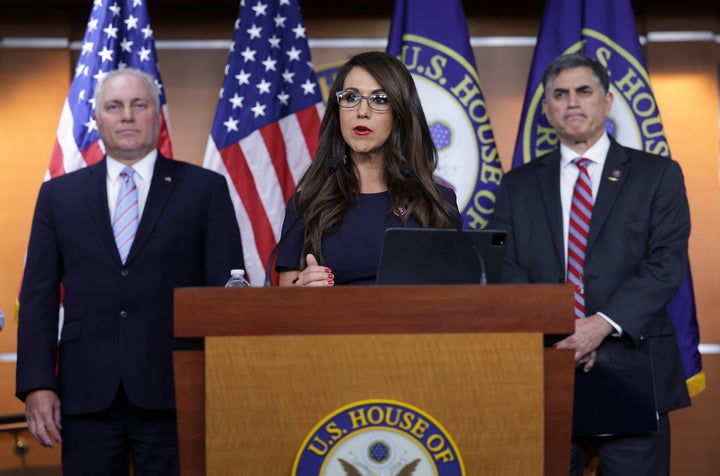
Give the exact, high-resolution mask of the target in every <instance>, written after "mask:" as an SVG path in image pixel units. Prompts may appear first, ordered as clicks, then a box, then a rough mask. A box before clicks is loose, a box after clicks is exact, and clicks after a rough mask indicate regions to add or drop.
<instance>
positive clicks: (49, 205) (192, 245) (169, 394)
mask: <svg viewBox="0 0 720 476" xmlns="http://www.w3.org/2000/svg"><path fill="white" fill-rule="evenodd" d="M94 100H95V115H94V124H89V125H88V127H92V126H95V125H96V126H97V129H98V131H99V133H100V137H101V138H102V141H103V145H104V147H105V151H106V155H105V157H104V158H103V160H101V161H100V162H98V163H97V164H95V165H91V166H89V167H86V168H84V169H80V170H78V171H76V172H72V173H69V174H66V175H63V176H60V177H58V178H55V179H53V180H50V181H48V182H45V183H44V184H43V186H42V188H41V190H40V194H39V196H38V200H37V205H36V209H35V216H34V219H33V224H32V230H31V233H30V243H29V246H28V254H27V262H26V265H25V275H24V278H23V283H22V290H21V295H20V314H19V329H18V360H17V386H16V394H17V396H18V398H20V399H21V400H23V401H24V402H25V407H26V417H27V422H28V428H29V430H30V431H31V432H32V434H33V436H34V437H35V438H36V439H37V440H38V442H40V443H41V444H42V445H44V446H54V445H55V444H56V443H60V442H61V443H62V467H63V474H104V475H127V474H128V473H129V466H130V461H131V460H132V465H133V468H134V474H164V475H177V474H179V471H180V469H179V457H178V438H177V426H176V418H175V391H174V383H173V363H172V352H173V351H174V350H182V349H191V348H198V346H200V345H202V343H201V342H197V341H191V340H186V339H178V338H174V337H173V290H174V288H176V287H187V286H222V285H223V284H224V283H225V281H226V279H227V277H228V276H229V274H230V269H232V268H242V267H243V254H242V243H241V241H240V232H239V230H238V225H237V222H236V220H235V213H234V211H233V206H232V203H231V201H230V196H229V194H228V188H227V184H226V181H225V178H224V177H222V176H221V175H219V174H217V173H215V172H212V171H210V170H207V169H203V168H201V167H198V166H195V165H191V164H188V163H185V162H181V161H178V160H170V159H168V158H165V157H162V155H161V154H160V153H159V151H158V150H157V143H158V133H159V130H160V120H161V119H160V97H159V93H158V88H157V86H156V84H155V81H154V80H153V78H152V77H150V76H148V75H146V74H145V73H143V72H141V71H139V70H135V69H129V68H128V69H120V70H115V71H111V72H109V73H107V75H106V76H105V77H104V78H103V79H102V80H101V81H99V82H98V86H97V88H96V91H95V96H94ZM61 285H62V288H63V291H64V300H63V305H64V321H63V325H62V331H61V332H60V334H59V335H58V319H59V318H58V307H59V302H60V287H61Z"/></svg>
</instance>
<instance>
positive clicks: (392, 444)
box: [291, 400, 465, 476]
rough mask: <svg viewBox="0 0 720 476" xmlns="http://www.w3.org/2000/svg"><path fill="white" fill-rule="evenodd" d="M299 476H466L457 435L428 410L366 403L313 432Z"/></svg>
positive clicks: (299, 460)
mask: <svg viewBox="0 0 720 476" xmlns="http://www.w3.org/2000/svg"><path fill="white" fill-rule="evenodd" d="M291 474H292V475H293V476H311V475H312V476H315V475H318V476H331V475H332V476H337V475H351V476H371V475H372V476H408V475H413V476H464V475H465V468H464V465H463V462H462V459H461V457H460V453H459V451H458V450H457V447H456V446H455V442H454V441H453V439H452V437H451V436H450V435H449V434H448V433H447V431H445V429H444V428H443V427H442V426H441V425H440V424H439V423H438V422H437V421H435V419H433V418H432V417H431V416H430V415H428V414H427V413H425V412H424V411H422V410H420V409H418V408H415V407H413V406H411V405H408V404H406V403H402V402H398V401H394V400H363V401H359V402H355V403H352V404H350V405H347V406H345V407H343V408H340V409H338V410H336V411H335V412H333V413H332V414H330V415H328V416H327V417H325V418H324V419H323V420H322V421H321V422H320V423H318V424H317V425H316V426H315V428H313V429H312V431H311V432H310V433H309V434H308V436H307V437H306V438H305V441H303V443H302V446H301V447H300V450H299V452H298V454H297V456H296V458H295V463H294V464H293V470H292V473H291Z"/></svg>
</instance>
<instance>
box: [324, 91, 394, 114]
mask: <svg viewBox="0 0 720 476" xmlns="http://www.w3.org/2000/svg"><path fill="white" fill-rule="evenodd" d="M347 94H352V95H353V96H355V97H356V98H357V102H356V103H355V104H353V105H351V106H345V105H343V103H342V102H341V101H342V98H343V96H345V95H347ZM335 98H336V99H337V103H338V106H340V107H341V108H343V109H352V108H354V107H357V106H359V105H360V103H361V102H362V100H363V99H365V100H366V101H367V103H368V106H370V109H372V110H373V111H377V112H387V111H389V110H390V97H389V96H388V95H387V94H385V93H374V94H368V95H367V96H363V95H362V94H360V93H358V92H357V91H352V90H349V91H337V92H336V93H335ZM378 98H380V99H383V100H385V101H386V102H385V103H384V104H379V105H380V106H381V108H380V109H378V107H377V106H378V103H377V102H376V100H377V99H378Z"/></svg>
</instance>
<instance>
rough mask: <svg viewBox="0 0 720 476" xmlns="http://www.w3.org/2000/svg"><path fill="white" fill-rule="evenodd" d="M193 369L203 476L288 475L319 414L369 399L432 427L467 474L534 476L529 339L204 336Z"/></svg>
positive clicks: (539, 414) (536, 342) (537, 439)
mask: <svg viewBox="0 0 720 476" xmlns="http://www.w3.org/2000/svg"><path fill="white" fill-rule="evenodd" d="M205 359H206V418H207V427H206V430H207V437H206V445H207V446H206V450H207V474H208V476H220V475H228V476H229V475H235V474H238V473H237V471H238V468H242V473H243V474H263V475H278V476H280V475H288V474H290V472H291V469H292V467H293V462H294V460H295V456H296V454H297V453H298V451H299V450H300V449H301V447H302V443H303V441H304V440H305V438H306V436H307V435H308V434H309V433H310V432H311V431H312V430H313V428H314V427H315V426H316V425H317V424H319V423H320V422H321V421H322V420H323V419H324V418H325V417H326V416H328V415H329V414H331V413H333V412H335V411H336V410H338V409H339V408H342V407H345V406H346V405H348V404H351V403H353V402H357V401H360V400H378V399H389V400H398V401H401V402H403V403H406V404H409V405H411V406H413V407H417V408H419V409H420V410H423V411H424V412H426V413H427V414H429V415H430V416H431V417H433V418H434V419H435V420H436V421H437V422H438V423H440V425H442V427H443V428H444V429H445V431H446V432H447V433H448V434H449V435H450V437H451V438H452V439H453V440H454V442H455V444H456V446H457V449H458V451H459V453H460V455H461V458H462V460H463V462H464V465H465V470H466V474H468V475H478V474H482V475H493V474H496V475H513V474H517V475H542V474H543V438H544V425H543V398H542V395H543V368H542V366H543V353H542V336H541V335H539V334H412V335H364V336H283V337H227V338H222V337H212V338H208V339H207V341H206V348H205ZM238 362H243V364H242V365H238ZM326 461H328V463H334V464H335V465H337V467H334V466H330V467H328V468H327V471H330V472H329V473H325V474H345V473H344V471H343V470H342V468H341V466H340V463H338V462H337V460H335V461H333V460H332V455H331V456H330V457H329V459H326ZM425 465H426V466H427V467H426V468H423V467H422V466H420V467H418V468H417V472H418V474H433V473H432V470H433V469H432V467H431V465H430V464H428V463H427V462H426V463H425Z"/></svg>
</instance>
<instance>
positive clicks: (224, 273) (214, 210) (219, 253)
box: [204, 176, 245, 286]
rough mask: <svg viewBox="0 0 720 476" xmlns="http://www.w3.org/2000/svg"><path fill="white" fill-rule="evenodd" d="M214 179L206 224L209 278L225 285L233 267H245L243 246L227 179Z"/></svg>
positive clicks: (220, 177) (212, 283) (209, 281)
mask: <svg viewBox="0 0 720 476" xmlns="http://www.w3.org/2000/svg"><path fill="white" fill-rule="evenodd" d="M217 178H218V180H216V181H214V182H213V187H212V189H211V192H210V194H211V197H210V201H209V207H208V210H207V222H206V227H205V241H204V243H205V244H204V254H205V282H206V284H207V285H208V286H222V285H224V284H225V282H226V281H227V279H228V277H229V276H230V270H231V269H233V268H244V267H245V264H244V259H243V247H242V240H241V239H240V230H239V228H238V223H237V219H236V218H235V209H234V208H233V204H232V201H231V200H230V194H229V192H228V186H227V182H226V181H225V178H224V177H222V176H218V177H217Z"/></svg>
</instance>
